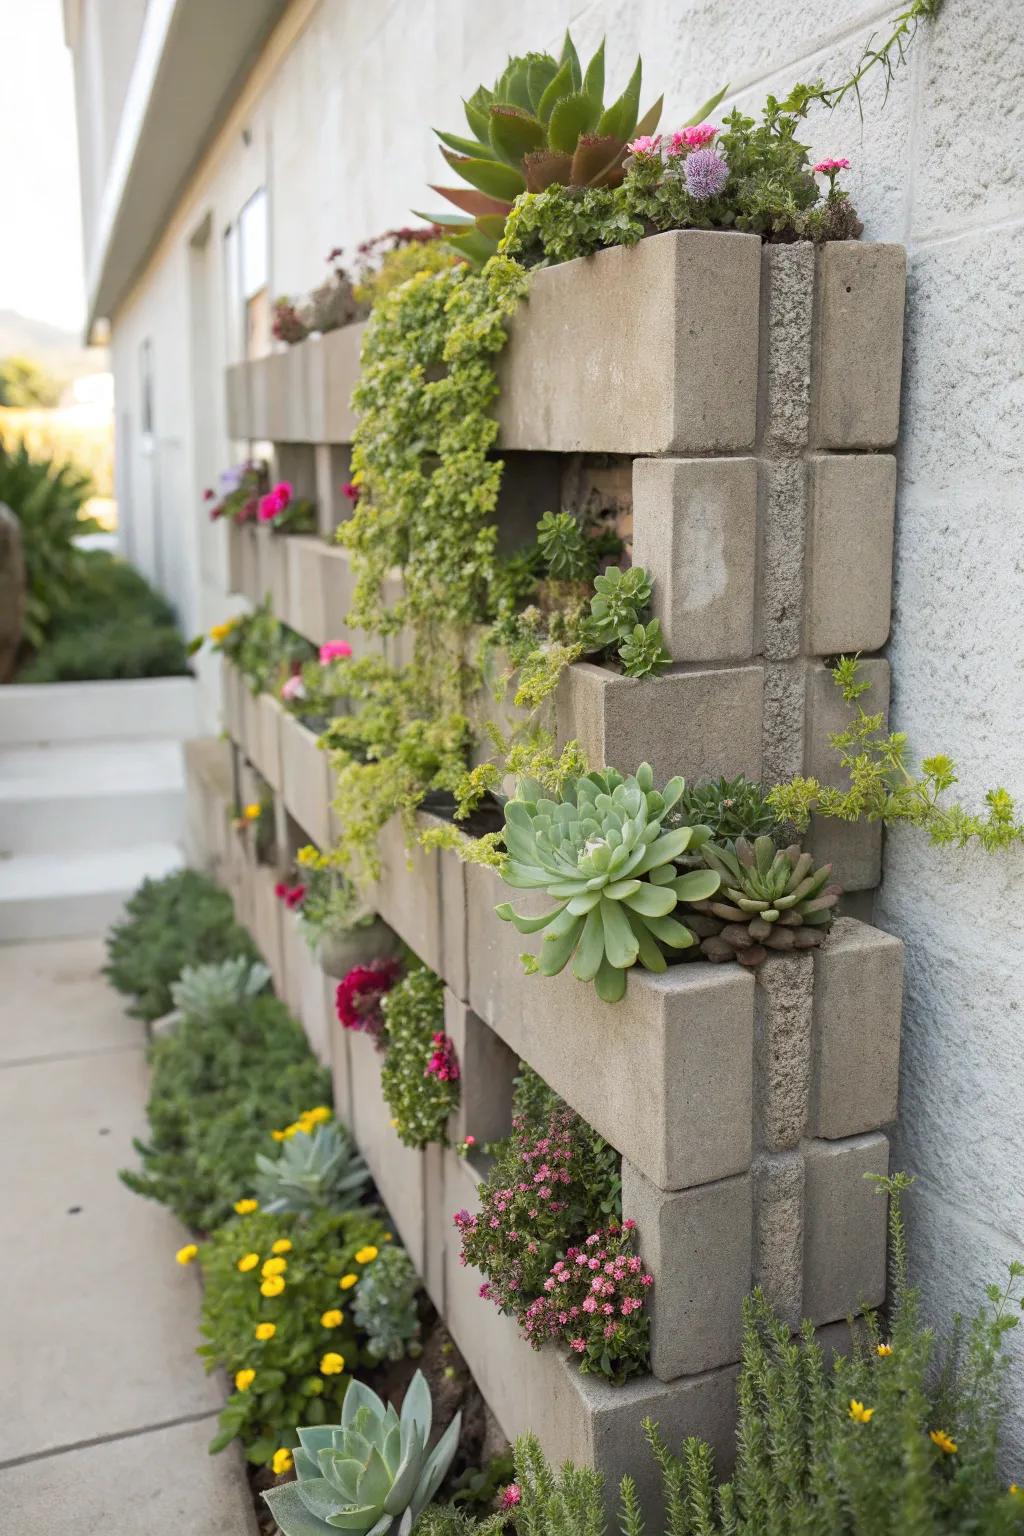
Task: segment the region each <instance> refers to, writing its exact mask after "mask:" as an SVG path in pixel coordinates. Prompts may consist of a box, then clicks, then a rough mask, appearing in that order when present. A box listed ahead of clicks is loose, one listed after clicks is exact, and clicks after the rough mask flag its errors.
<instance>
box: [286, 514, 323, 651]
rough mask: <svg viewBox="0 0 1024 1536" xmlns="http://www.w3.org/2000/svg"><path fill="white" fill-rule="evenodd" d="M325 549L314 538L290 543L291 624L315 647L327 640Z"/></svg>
mask: <svg viewBox="0 0 1024 1536" xmlns="http://www.w3.org/2000/svg"><path fill="white" fill-rule="evenodd" d="M324 548H325V545H324V543H323V541H322V540H321V539H319V538H317V536H316V535H315V534H296V535H295V536H294V538H291V539H289V540H288V609H287V612H288V623H289V624H290V625H291V627H292V629H295V630H297V631H298V633H299V634H300V635H304V636H305V637H306V639H307V640H309V641H311V642H312V643H313V644H314V645H322V644H323V643H324V641H325V640H326V639H327V638H328V636H327V623H326V619H325V617H324V588H323V560H322V555H323V551H324Z"/></svg>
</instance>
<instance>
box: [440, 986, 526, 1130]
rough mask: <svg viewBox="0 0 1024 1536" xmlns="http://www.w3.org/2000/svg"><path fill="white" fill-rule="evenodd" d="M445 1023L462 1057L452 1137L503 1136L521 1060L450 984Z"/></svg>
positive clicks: (508, 1125) (509, 1125) (507, 1127)
mask: <svg viewBox="0 0 1024 1536" xmlns="http://www.w3.org/2000/svg"><path fill="white" fill-rule="evenodd" d="M444 1027H445V1032H446V1033H447V1034H448V1035H449V1036H450V1038H451V1039H452V1041H453V1042H454V1045H455V1051H456V1054H457V1056H458V1058H459V1065H460V1069H461V1077H460V1079H459V1083H460V1092H459V1107H458V1109H457V1110H456V1111H455V1113H454V1114H453V1115H452V1116H451V1119H450V1121H449V1124H448V1135H449V1138H450V1139H451V1140H452V1141H453V1142H459V1141H464V1140H465V1138H466V1137H467V1136H475V1137H476V1141H477V1145H478V1146H481V1147H482V1146H483V1145H484V1143H485V1142H489V1141H500V1140H501V1139H502V1137H504V1136H507V1135H508V1134H509V1132H510V1131H511V1129H512V1091H513V1085H514V1078H515V1076H516V1073H517V1071H518V1070H519V1060H518V1057H517V1056H516V1055H515V1053H514V1052H513V1051H510V1050H509V1048H508V1046H507V1045H506V1044H505V1042H504V1041H503V1040H501V1039H499V1037H498V1036H497V1035H496V1034H495V1033H494V1031H493V1030H492V1029H489V1028H488V1027H487V1025H486V1024H484V1023H483V1022H482V1020H480V1019H478V1018H477V1016H476V1014H475V1013H474V1012H473V1010H472V1009H471V1008H470V1007H469V1006H468V1005H467V1004H466V1003H462V1002H460V1001H459V1000H458V998H457V997H456V996H455V995H454V993H453V992H451V990H450V989H449V988H448V987H446V988H445V993H444Z"/></svg>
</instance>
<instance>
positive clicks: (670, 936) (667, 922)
mask: <svg viewBox="0 0 1024 1536" xmlns="http://www.w3.org/2000/svg"><path fill="white" fill-rule="evenodd" d="M645 922H646V923H647V926H648V928H649V929H650V930H651V932H652V933H653V934H654V937H655V938H656V939H659V940H660V941H661V943H662V944H668V945H669V946H670V947H671V948H672V949H689V948H690V946H691V944H693V942H694V938H693V934H692V933H691V932H690V930H689V928H684V926H683V924H682V923H680V922H677V920H676V919H675V918H674V917H648V918H645Z"/></svg>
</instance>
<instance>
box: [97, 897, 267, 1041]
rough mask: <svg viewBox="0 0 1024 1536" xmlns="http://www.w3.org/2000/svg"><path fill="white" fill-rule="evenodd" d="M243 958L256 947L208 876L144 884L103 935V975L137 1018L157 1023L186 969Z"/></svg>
mask: <svg viewBox="0 0 1024 1536" xmlns="http://www.w3.org/2000/svg"><path fill="white" fill-rule="evenodd" d="M236 957H245V958H248V959H251V960H258V959H259V954H258V953H257V950H256V946H255V945H254V944H253V942H252V939H251V938H250V937H249V935H248V933H247V932H246V930H245V929H244V928H242V927H240V926H239V925H238V924H237V923H236V922H235V918H234V908H233V906H232V903H231V897H230V896H229V895H228V894H227V892H226V891H223V890H221V888H220V886H218V885H215V884H214V882H213V881H212V880H210V879H209V878H208V877H207V876H206V875H201V874H199V873H197V871H195V870H192V869H182V870H177V871H176V872H175V873H174V874H171V875H165V876H164V878H163V879H162V880H144V881H143V883H142V884H141V885H140V886H139V889H138V890H137V891H136V892H135V894H134V895H133V896H132V897H131V898H130V899H129V901H128V902H127V904H126V906H125V913H124V917H123V918H122V919H121V920H120V922H118V923H115V925H114V927H113V928H112V929H111V931H110V933H109V935H108V937H107V964H106V966H105V967H104V974H105V975H106V977H107V979H108V981H109V982H110V983H111V985H112V986H113V987H116V989H117V990H118V992H124V993H126V994H127V995H128V996H130V997H132V998H133V999H134V1001H133V1002H132V1004H131V1005H130V1006H129V1008H128V1012H129V1013H130V1014H131V1015H132V1016H133V1018H136V1019H159V1018H161V1017H162V1016H163V1014H165V1013H169V1012H170V1011H171V1008H172V1007H173V997H172V995H171V987H172V984H173V983H174V982H176V981H177V980H178V978H179V976H180V975H181V973H182V971H183V970H185V968H186V966H192V965H199V964H202V963H204V962H209V961H215V960H232V959H235V958H236Z"/></svg>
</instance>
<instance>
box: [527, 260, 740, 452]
mask: <svg viewBox="0 0 1024 1536" xmlns="http://www.w3.org/2000/svg"><path fill="white" fill-rule="evenodd" d="M760 256H761V247H760V243H759V242H758V241H757V240H756V239H755V237H753V236H749V235H735V234H722V233H709V232H706V231H696V230H684V231H679V230H674V231H672V232H670V233H669V234H664V235H655V236H654V237H653V238H651V239H649V240H644V241H642V242H641V244H640V245H638V246H637V247H636V248H635V249H634V250H623V249H614V250H608V251H601V252H599V253H598V254H597V255H595V256H591V257H587V258H586V259H585V260H581V261H573V262H566V263H565V264H564V265H562V266H556V267H549V268H547V269H546V270H541V271H537V272H535V273H534V274H533V276H532V279H531V283H530V290H529V295H528V297H527V299H526V302H525V303H524V304H523V305H522V306H521V308H520V309H519V311H518V312H517V314H516V315H515V316H513V318H512V321H511V323H510V328H509V330H510V335H509V343H508V346H507V348H506V350H505V351H504V352H503V353H502V355H501V357H500V359H499V362H498V374H499V378H500V381H501V395H500V397H499V400H498V407H497V409H498V420H499V423H500V429H501V430H500V437H499V441H500V444H501V446H502V447H506V448H529V449H544V450H547V451H550V452H556V453H575V452H581V451H582V452H597V453H631V454H642V453H670V452H684V453H686V452H694V453H712V452H715V451H716V450H721V449H733V448H748V447H750V446H751V444H752V443H753V441H754V433H755V427H756V405H757V327H758V318H757V306H758V287H759V281H760ZM637 293H642V294H644V295H645V296H646V298H647V302H646V303H645V304H643V305H641V306H638V305H637V304H636V302H635V296H636V294H637ZM569 356H571V357H572V358H573V360H574V365H573V367H572V368H571V369H567V370H563V369H558V370H555V369H552V367H551V358H552V357H569Z"/></svg>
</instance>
